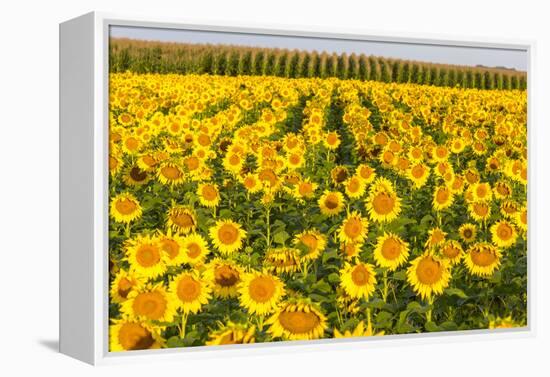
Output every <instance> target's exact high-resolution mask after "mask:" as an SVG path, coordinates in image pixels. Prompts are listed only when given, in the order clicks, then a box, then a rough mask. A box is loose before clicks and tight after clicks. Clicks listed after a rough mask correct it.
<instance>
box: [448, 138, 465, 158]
mask: <svg viewBox="0 0 550 377" xmlns="http://www.w3.org/2000/svg"><path fill="white" fill-rule="evenodd" d="M450 145H451V152H453V153H454V154H459V153H462V151H463V150H464V148H465V147H466V143H465V142H464V140H463V139H462V138H459V137H457V138H455V139H453V140H452V141H451V142H450Z"/></svg>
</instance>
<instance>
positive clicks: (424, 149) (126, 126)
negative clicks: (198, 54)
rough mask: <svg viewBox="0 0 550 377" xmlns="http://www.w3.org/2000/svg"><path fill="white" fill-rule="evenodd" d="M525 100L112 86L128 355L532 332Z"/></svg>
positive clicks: (277, 82) (282, 85)
mask: <svg viewBox="0 0 550 377" xmlns="http://www.w3.org/2000/svg"><path fill="white" fill-rule="evenodd" d="M526 101H527V98H526V93H525V91H519V90H503V91H490V90H487V91H481V90H476V89H459V88H441V87H430V86H421V85H415V84H395V83H394V84H384V83H379V82H368V81H367V82H362V81H357V80H339V79H335V78H329V79H318V78H308V79H286V78H278V77H268V76H237V77H226V76H212V75H176V74H165V75H161V74H133V73H130V72H127V73H112V74H111V75H110V156H109V170H110V183H109V191H110V210H109V213H110V227H109V255H110V313H109V318H110V322H111V323H110V350H111V351H126V350H138V349H151V348H165V347H186V346H199V345H222V344H241V343H253V342H270V341H280V340H299V339H301V340H310V339H321V338H338V337H351V336H370V335H385V334H386V335H387V334H405V333H418V332H426V331H430V332H431V331H453V330H468V329H482V328H483V329H486V328H497V327H520V326H525V325H526V318H527V313H526V307H527V303H526V294H527V292H526V291H527V288H526V287H527V262H526V253H527V242H526V234H527V145H526V140H527V138H526V133H527V131H526Z"/></svg>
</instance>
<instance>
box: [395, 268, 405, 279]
mask: <svg viewBox="0 0 550 377" xmlns="http://www.w3.org/2000/svg"><path fill="white" fill-rule="evenodd" d="M392 277H393V278H394V279H395V280H405V279H407V272H406V271H405V270H402V271H397V272H394V273H393V275H392Z"/></svg>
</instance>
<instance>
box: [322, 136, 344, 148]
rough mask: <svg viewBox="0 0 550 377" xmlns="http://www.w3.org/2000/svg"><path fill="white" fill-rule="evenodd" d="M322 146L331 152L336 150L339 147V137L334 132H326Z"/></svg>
mask: <svg viewBox="0 0 550 377" xmlns="http://www.w3.org/2000/svg"><path fill="white" fill-rule="evenodd" d="M323 144H325V147H327V148H328V149H330V150H331V151H333V150H335V149H337V148H338V146H339V145H340V135H338V132H336V131H331V132H328V133H327V134H326V135H325V138H324V139H323Z"/></svg>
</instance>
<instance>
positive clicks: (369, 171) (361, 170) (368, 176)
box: [355, 164, 376, 184]
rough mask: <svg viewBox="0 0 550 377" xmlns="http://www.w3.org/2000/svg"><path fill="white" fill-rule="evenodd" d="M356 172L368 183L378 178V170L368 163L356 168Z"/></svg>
mask: <svg viewBox="0 0 550 377" xmlns="http://www.w3.org/2000/svg"><path fill="white" fill-rule="evenodd" d="M355 174H356V175H357V176H358V177H359V178H361V179H362V180H363V181H365V183H366V184H369V183H371V182H372V181H374V178H376V172H375V170H374V169H373V168H371V167H370V166H369V165H367V164H361V165H359V166H358V167H357V169H355Z"/></svg>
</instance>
